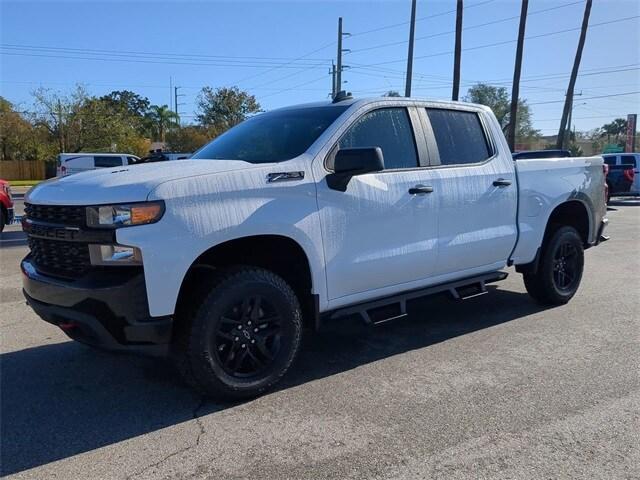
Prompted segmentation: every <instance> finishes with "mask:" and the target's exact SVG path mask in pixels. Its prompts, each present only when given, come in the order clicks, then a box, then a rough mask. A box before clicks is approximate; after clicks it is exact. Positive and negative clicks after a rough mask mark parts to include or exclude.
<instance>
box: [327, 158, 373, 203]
mask: <svg viewBox="0 0 640 480" xmlns="http://www.w3.org/2000/svg"><path fill="white" fill-rule="evenodd" d="M382 170H384V157H383V156H382V149H381V148H380V147H361V148H341V149H340V150H338V151H337V152H336V156H335V160H334V164H333V171H334V173H331V174H329V175H327V184H328V185H329V188H332V189H334V190H340V191H341V192H344V191H345V190H346V189H347V185H348V184H349V180H351V177H354V176H356V175H363V174H365V173H371V172H380V171H382Z"/></svg>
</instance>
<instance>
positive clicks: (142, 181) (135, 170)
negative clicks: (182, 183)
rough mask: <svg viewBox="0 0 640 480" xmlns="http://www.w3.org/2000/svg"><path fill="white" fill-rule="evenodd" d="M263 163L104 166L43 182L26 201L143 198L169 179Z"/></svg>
mask: <svg viewBox="0 0 640 480" xmlns="http://www.w3.org/2000/svg"><path fill="white" fill-rule="evenodd" d="M259 166H260V165H256V164H251V163H247V162H243V161H241V160H174V161H166V162H155V163H145V164H142V165H128V166H124V167H116V168H101V169H97V170H91V171H88V172H82V173H76V174H73V175H69V176H66V177H61V178H55V179H51V180H48V181H46V182H43V183H41V184H39V185H37V186H35V187H34V188H32V189H31V190H29V192H28V193H27V195H26V196H25V201H26V202H29V203H36V204H47V205H96V204H105V203H127V202H141V201H144V200H146V199H147V196H148V195H149V192H151V190H153V189H154V188H155V187H157V186H158V185H160V184H161V183H164V182H166V181H169V180H177V179H181V178H187V177H195V176H202V175H212V174H218V173H224V172H232V171H235V170H243V169H249V168H256V167H259ZM262 166H264V165H262Z"/></svg>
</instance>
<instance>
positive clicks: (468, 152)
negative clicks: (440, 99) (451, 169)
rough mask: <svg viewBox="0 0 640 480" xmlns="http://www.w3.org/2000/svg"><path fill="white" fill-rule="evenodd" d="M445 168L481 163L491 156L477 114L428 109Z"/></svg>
mask: <svg viewBox="0 0 640 480" xmlns="http://www.w3.org/2000/svg"><path fill="white" fill-rule="evenodd" d="M427 114H428V116H429V121H430V122H431V127H432V128H433V135H434V136H435V139H436V144H437V145H438V152H439V154H440V163H441V164H442V165H464V164H469V163H480V162H484V161H485V160H487V159H489V158H490V157H491V155H492V153H491V149H490V147H489V142H488V140H487V137H486V135H485V132H484V128H483V127H482V123H481V122H480V118H479V117H478V114H477V113H476V112H467V111H463V110H446V109H440V108H427Z"/></svg>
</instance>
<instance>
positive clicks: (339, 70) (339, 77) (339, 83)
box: [334, 17, 342, 97]
mask: <svg viewBox="0 0 640 480" xmlns="http://www.w3.org/2000/svg"><path fill="white" fill-rule="evenodd" d="M337 61H338V68H337V71H336V84H335V92H334V97H335V94H336V93H338V92H339V91H340V90H342V17H339V18H338V58H337Z"/></svg>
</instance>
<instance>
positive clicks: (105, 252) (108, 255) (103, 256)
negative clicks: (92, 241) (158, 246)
mask: <svg viewBox="0 0 640 480" xmlns="http://www.w3.org/2000/svg"><path fill="white" fill-rule="evenodd" d="M89 256H90V258H91V264H92V265H142V253H141V252H140V250H139V249H137V248H135V247H127V246H124V245H89Z"/></svg>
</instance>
